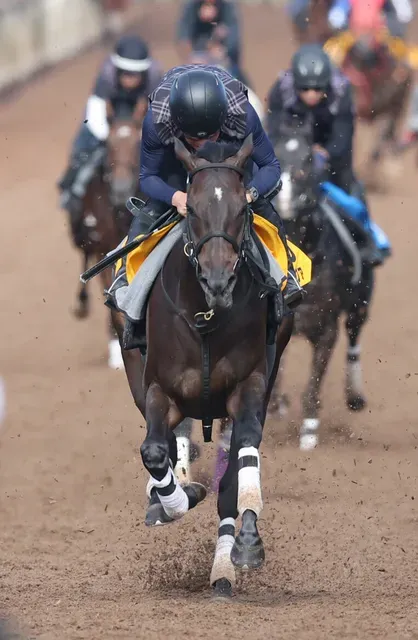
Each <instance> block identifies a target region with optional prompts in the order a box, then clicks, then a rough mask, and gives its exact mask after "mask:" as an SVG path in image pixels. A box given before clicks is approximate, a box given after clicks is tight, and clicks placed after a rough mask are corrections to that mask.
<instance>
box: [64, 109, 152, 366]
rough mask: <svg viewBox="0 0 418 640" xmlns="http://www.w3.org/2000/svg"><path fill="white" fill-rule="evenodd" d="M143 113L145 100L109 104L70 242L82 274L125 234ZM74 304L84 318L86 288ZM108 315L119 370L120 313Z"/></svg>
mask: <svg viewBox="0 0 418 640" xmlns="http://www.w3.org/2000/svg"><path fill="white" fill-rule="evenodd" d="M146 108H147V105H146V102H145V101H141V102H140V103H139V104H138V105H137V107H136V109H135V111H134V112H132V110H127V109H123V110H122V109H120V108H118V106H117V105H114V106H113V105H111V104H110V103H109V104H108V110H107V112H108V119H109V122H110V132H109V137H108V140H107V146H106V150H105V153H104V160H103V165H102V169H101V170H100V171H98V172H96V174H95V175H94V176H93V177H92V180H91V181H90V183H89V186H88V188H87V191H86V195H85V197H84V201H83V212H82V216H81V217H80V219H79V220H78V221H76V223H75V224H74V223H73V228H72V235H73V239H74V242H75V244H76V246H77V247H78V248H79V249H80V251H81V253H82V256H83V267H84V270H86V269H87V268H88V266H89V264H90V263H91V262H93V261H94V260H99V259H100V258H102V257H103V256H104V255H105V254H106V253H108V252H109V251H111V250H112V249H114V248H115V247H116V246H117V245H118V244H119V243H120V242H121V240H122V239H123V238H124V237H125V236H126V235H127V233H128V230H129V225H130V222H131V216H130V214H129V213H128V211H127V210H126V208H125V202H126V200H127V199H128V198H129V197H130V196H132V195H135V193H136V191H137V184H138V171H139V169H138V167H139V142H140V136H141V127H142V121H143V119H144V116H145V112H146ZM101 282H102V285H103V288H104V289H105V290H107V289H108V288H109V286H110V284H111V282H112V271H111V269H110V268H109V269H107V270H106V271H103V272H102V274H101ZM77 301H78V303H77V306H76V308H75V310H74V313H75V315H76V317H77V318H86V317H87V316H88V314H89V295H88V289H87V285H86V284H84V283H82V284H80V287H79V290H78V295H77ZM110 313H111V317H110V322H109V330H110V340H109V359H108V364H109V366H110V367H111V368H113V369H118V368H121V367H123V361H122V356H121V352H120V346H119V340H118V339H117V334H116V333H115V330H114V327H115V326H116V325H121V327H122V326H123V320H122V316H121V315H120V314H119V313H118V312H116V311H114V310H111V312H110Z"/></svg>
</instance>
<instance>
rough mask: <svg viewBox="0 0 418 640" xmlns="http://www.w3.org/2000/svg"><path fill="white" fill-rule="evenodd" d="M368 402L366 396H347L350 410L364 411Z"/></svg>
mask: <svg viewBox="0 0 418 640" xmlns="http://www.w3.org/2000/svg"><path fill="white" fill-rule="evenodd" d="M366 404H367V401H366V398H364V397H363V396H361V395H357V396H348V398H347V407H348V408H349V409H350V411H362V410H363V409H364V408H365V407H366Z"/></svg>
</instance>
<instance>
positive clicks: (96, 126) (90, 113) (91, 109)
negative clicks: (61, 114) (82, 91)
mask: <svg viewBox="0 0 418 640" xmlns="http://www.w3.org/2000/svg"><path fill="white" fill-rule="evenodd" d="M86 126H87V128H88V129H89V131H90V133H92V134H93V135H94V137H95V138H96V139H97V140H99V141H100V142H104V140H107V137H108V135H109V123H108V121H107V111H106V100H105V99H104V98H101V97H100V96H97V95H91V96H90V97H89V99H88V100H87V107H86Z"/></svg>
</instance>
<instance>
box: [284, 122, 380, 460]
mask: <svg viewBox="0 0 418 640" xmlns="http://www.w3.org/2000/svg"><path fill="white" fill-rule="evenodd" d="M281 132H282V136H281V139H280V140H279V142H278V144H277V146H276V149H275V151H276V154H277V156H278V158H280V163H281V166H282V189H281V191H280V193H279V194H278V196H277V202H276V203H275V205H276V207H277V209H278V211H280V214H281V216H282V219H283V221H284V224H285V226H286V231H287V233H288V236H289V238H290V239H291V240H292V241H293V242H295V244H297V245H298V246H300V247H301V248H302V250H303V251H305V253H307V254H309V255H310V257H311V259H312V264H313V278H312V281H311V282H310V284H309V287H308V289H307V291H308V295H307V296H306V299H305V300H304V301H303V303H302V304H301V305H300V306H299V307H298V309H297V310H296V312H295V333H296V334H298V335H302V336H305V337H306V338H307V339H308V341H309V342H310V344H311V345H312V348H313V360H312V368H311V374H310V377H309V382H308V386H307V388H306V389H305V391H304V393H303V398H302V404H303V422H302V426H301V430H300V448H301V449H304V450H309V449H312V448H314V447H316V445H317V443H318V428H319V426H320V421H319V411H320V392H321V385H322V382H323V378H324V375H325V373H326V370H327V367H328V364H329V361H330V358H331V355H332V353H333V350H334V347H335V344H336V341H337V337H338V332H339V320H340V317H341V316H342V315H343V314H344V315H345V330H346V334H347V338H348V347H347V370H346V382H345V395H346V403H347V407H348V408H349V409H350V410H352V411H359V410H361V409H363V408H364V407H365V405H366V399H365V397H364V392H363V385H362V371H361V362H360V344H359V336H360V333H361V330H362V328H363V326H364V323H365V322H366V320H367V318H368V309H369V305H370V303H371V299H372V294H373V284H374V274H373V271H372V269H370V268H365V267H364V266H362V264H361V254H360V253H359V252H357V253H356V246H355V245H354V241H353V238H352V236H351V234H350V232H349V231H348V230H347V229H345V233H344V229H342V230H341V228H340V227H341V224H340V225H338V221H339V220H340V218H339V216H338V214H335V212H334V211H332V210H331V211H330V208H331V207H330V204H329V203H326V202H325V203H324V204H323V206H321V204H320V200H319V198H318V192H319V189H318V179H317V178H316V177H315V174H314V172H313V156H312V138H311V133H312V129H311V124H310V123H308V126H307V127H306V128H305V127H298V126H293V125H286V124H284V125H282V127H281ZM331 209H332V208H331ZM333 213H334V217H333V215H332V214H333ZM335 217H337V220H336V221H335V220H334V218H335ZM333 220H334V223H333ZM356 261H357V272H358V275H357V277H355V281H354V275H355V274H354V273H353V271H355V265H356ZM276 392H277V389H276V390H275V393H276ZM273 401H274V402H273ZM272 405H276V407H279V405H280V398H279V397H278V396H276V395H275V394H274V395H273V396H272Z"/></svg>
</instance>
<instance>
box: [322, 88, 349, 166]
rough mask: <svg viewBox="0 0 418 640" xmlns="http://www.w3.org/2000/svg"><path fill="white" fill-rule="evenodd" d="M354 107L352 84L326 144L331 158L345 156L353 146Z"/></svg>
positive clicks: (341, 103) (345, 95)
mask: <svg viewBox="0 0 418 640" xmlns="http://www.w3.org/2000/svg"><path fill="white" fill-rule="evenodd" d="M353 136H354V107H353V99H352V93H351V87H350V85H348V86H347V89H346V91H345V94H344V96H343V97H342V99H341V102H340V105H339V109H338V113H337V114H336V116H335V118H334V122H333V124H332V130H331V135H330V139H329V140H328V142H327V144H326V145H325V150H326V151H327V152H328V154H329V158H330V160H333V159H338V158H343V157H344V156H345V155H346V154H348V153H350V152H351V150H352V147H353Z"/></svg>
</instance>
